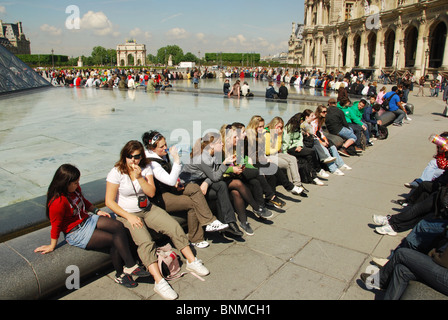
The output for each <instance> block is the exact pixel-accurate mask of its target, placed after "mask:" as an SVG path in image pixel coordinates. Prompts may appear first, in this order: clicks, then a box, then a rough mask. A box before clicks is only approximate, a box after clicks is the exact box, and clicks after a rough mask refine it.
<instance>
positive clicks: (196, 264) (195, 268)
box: [187, 258, 210, 276]
mask: <svg viewBox="0 0 448 320" xmlns="http://www.w3.org/2000/svg"><path fill="white" fill-rule="evenodd" d="M187 270H188V271H192V272H194V273H196V274H197V275H198V276H206V275H208V274H209V273H210V271H208V269H207V268H206V267H205V266H204V265H203V264H202V260H199V259H198V258H195V259H194V261H193V262H192V263H190V262H188V261H187Z"/></svg>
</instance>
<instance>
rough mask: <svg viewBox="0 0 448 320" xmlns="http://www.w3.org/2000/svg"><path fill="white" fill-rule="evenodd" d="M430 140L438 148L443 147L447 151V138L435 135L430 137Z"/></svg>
mask: <svg viewBox="0 0 448 320" xmlns="http://www.w3.org/2000/svg"><path fill="white" fill-rule="evenodd" d="M428 140H429V141H430V142H432V143H434V144H435V145H437V146H438V147H441V148H443V149H445V150H446V149H447V143H448V139H447V138H445V137H442V136H440V135H438V134H435V133H433V134H431V135H430V136H429V138H428Z"/></svg>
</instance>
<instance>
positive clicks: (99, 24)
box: [80, 11, 120, 36]
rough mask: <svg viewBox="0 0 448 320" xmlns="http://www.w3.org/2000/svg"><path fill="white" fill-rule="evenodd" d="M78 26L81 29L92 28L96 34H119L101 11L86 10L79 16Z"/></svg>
mask: <svg viewBox="0 0 448 320" xmlns="http://www.w3.org/2000/svg"><path fill="white" fill-rule="evenodd" d="M80 26H81V29H88V30H92V31H93V33H94V34H95V35H98V36H108V35H112V36H118V35H120V33H119V32H117V31H115V30H114V27H113V25H112V22H111V21H110V20H109V19H108V18H107V16H106V15H105V14H104V13H103V12H101V11H99V12H93V11H88V12H87V13H86V14H85V15H84V16H83V17H82V18H81V24H80Z"/></svg>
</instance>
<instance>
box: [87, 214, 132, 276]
mask: <svg viewBox="0 0 448 320" xmlns="http://www.w3.org/2000/svg"><path fill="white" fill-rule="evenodd" d="M104 248H110V256H111V259H112V264H113V266H114V269H115V271H116V272H117V274H119V275H120V274H121V273H123V262H124V265H125V266H126V267H128V268H130V267H133V266H134V265H135V259H134V257H133V256H132V253H131V250H130V248H129V241H128V236H127V233H126V229H125V227H124V225H123V224H122V223H121V222H120V221H117V220H114V219H111V218H108V217H99V219H98V223H97V225H96V229H95V231H93V234H92V237H91V238H90V240H89V243H88V244H87V246H86V249H87V250H95V251H101V250H102V249H104Z"/></svg>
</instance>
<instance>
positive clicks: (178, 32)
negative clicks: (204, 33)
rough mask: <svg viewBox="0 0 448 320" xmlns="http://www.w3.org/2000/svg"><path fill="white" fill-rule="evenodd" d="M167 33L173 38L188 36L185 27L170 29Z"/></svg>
mask: <svg viewBox="0 0 448 320" xmlns="http://www.w3.org/2000/svg"><path fill="white" fill-rule="evenodd" d="M165 35H166V36H167V37H169V38H172V39H176V40H177V39H185V38H187V37H188V32H187V30H185V29H183V28H173V29H171V30H168V31H167V32H166V33H165Z"/></svg>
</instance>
